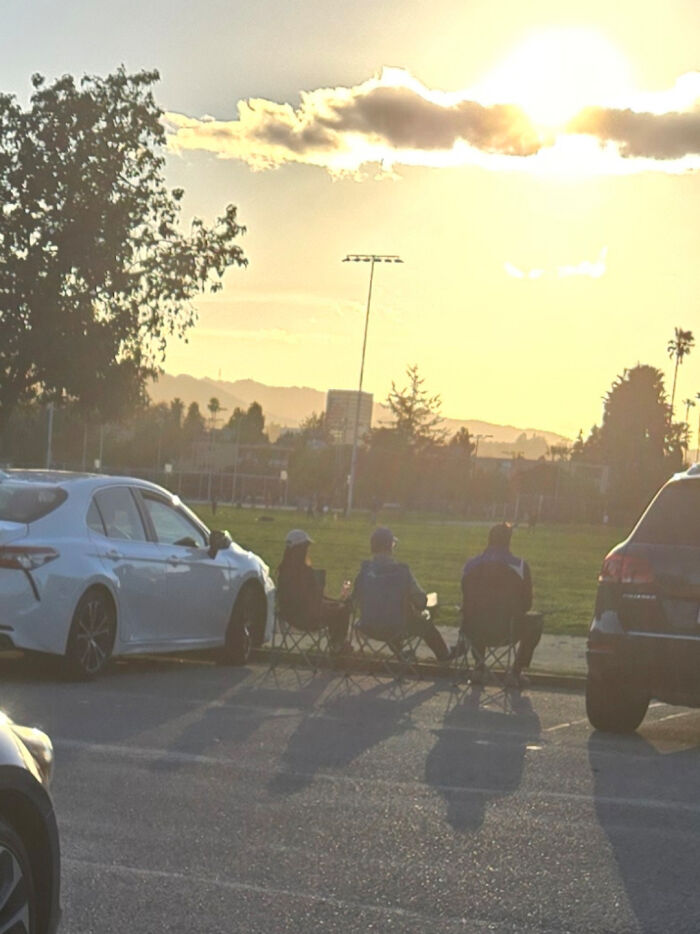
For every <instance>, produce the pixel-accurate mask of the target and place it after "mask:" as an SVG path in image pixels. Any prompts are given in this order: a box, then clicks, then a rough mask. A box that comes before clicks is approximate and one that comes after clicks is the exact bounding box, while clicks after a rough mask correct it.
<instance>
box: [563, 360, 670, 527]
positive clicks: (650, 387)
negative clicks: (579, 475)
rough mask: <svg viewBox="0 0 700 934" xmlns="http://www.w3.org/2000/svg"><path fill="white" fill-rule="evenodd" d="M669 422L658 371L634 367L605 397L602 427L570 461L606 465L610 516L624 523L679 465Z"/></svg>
mask: <svg viewBox="0 0 700 934" xmlns="http://www.w3.org/2000/svg"><path fill="white" fill-rule="evenodd" d="M684 428H685V426H684V425H683V424H682V423H681V424H673V423H672V422H671V420H670V407H669V405H668V402H667V401H666V392H665V389H664V377H663V374H662V373H661V371H660V370H657V369H655V368H654V367H651V366H645V365H638V366H636V367H633V368H632V369H630V370H625V372H624V373H623V374H622V376H618V378H617V379H616V380H615V382H614V383H613V384H612V386H611V388H610V390H609V391H608V393H607V394H606V396H605V402H604V407H603V423H602V425H601V426H600V428H597V429H593V430H592V431H591V434H590V436H589V438H588V439H587V440H586V441H585V442H584V443H583V444H582V445H575V450H574V452H572V454H573V457H574V459H577V460H585V461H588V462H590V463H598V464H604V465H608V466H609V467H610V472H611V483H610V507H611V513H615V514H617V515H618V516H619V517H620V518H624V519H627V518H630V517H632V516H633V514H635V513H638V512H639V510H640V509H641V508H642V507H643V506H644V505H645V503H646V502H647V501H648V500H649V497H650V496H651V495H652V494H653V493H654V491H655V490H656V489H657V487H658V486H659V485H660V484H661V483H662V482H663V480H665V479H666V478H667V477H668V476H669V475H670V474H671V473H673V472H674V471H675V470H678V469H679V468H680V466H681V464H682V444H683V429H684Z"/></svg>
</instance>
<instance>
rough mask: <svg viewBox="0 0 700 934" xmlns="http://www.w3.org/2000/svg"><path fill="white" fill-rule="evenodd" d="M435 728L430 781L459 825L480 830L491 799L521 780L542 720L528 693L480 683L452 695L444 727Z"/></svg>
mask: <svg viewBox="0 0 700 934" xmlns="http://www.w3.org/2000/svg"><path fill="white" fill-rule="evenodd" d="M434 732H435V734H436V736H437V742H436V743H435V745H434V746H433V748H432V749H431V751H430V753H429V754H428V758H427V760H426V764H425V780H426V783H427V784H428V785H430V786H432V787H434V788H435V790H436V791H437V792H438V793H439V794H440V795H441V796H442V797H443V798H444V800H445V803H446V805H447V813H446V820H447V822H448V823H449V824H450V825H451V826H452V827H453V828H454V829H455V830H457V831H460V832H462V833H467V832H472V831H476V830H478V829H479V828H480V827H481V825H482V823H483V821H484V815H485V811H486V806H487V804H488V803H489V802H490V801H492V800H493V799H495V798H503V797H505V796H506V795H510V794H513V792H515V791H516V789H517V788H518V786H519V785H520V782H521V781H522V775H523V765H524V762H525V752H526V749H527V747H528V746H529V745H531V744H533V743H536V742H537V740H538V739H539V736H540V719H539V717H538V716H537V714H536V713H535V711H534V710H533V708H532V703H531V701H530V698H529V697H527V696H523V695H521V694H520V693H518V692H512V691H498V690H497V691H490V690H488V689H484V688H481V687H474V688H468V689H466V690H462V691H460V692H456V693H454V694H453V695H452V696H451V698H450V702H449V703H448V707H447V711H446V713H445V717H444V720H443V724H442V727H441V728H440V729H438V730H435V731H434Z"/></svg>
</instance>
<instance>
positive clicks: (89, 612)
mask: <svg viewBox="0 0 700 934" xmlns="http://www.w3.org/2000/svg"><path fill="white" fill-rule="evenodd" d="M116 631H117V617H116V612H115V609H114V603H113V602H112V599H111V597H110V596H109V595H108V594H107V593H106V591H104V590H103V589H102V588H101V587H91V588H90V589H89V590H86V591H85V593H84V594H83V595H82V597H81V598H80V600H79V601H78V605H77V607H76V608H75V613H74V614H73V621H72V623H71V627H70V633H69V634H68V644H67V646H66V663H67V667H68V673H69V674H70V675H71V676H72V677H73V678H77V679H80V680H82V681H89V680H92V679H93V678H96V677H97V676H98V675H99V674H100V673H101V672H102V671H104V669H105V666H106V665H107V663H108V662H109V659H110V657H111V655H112V649H113V648H114V637H115V635H116Z"/></svg>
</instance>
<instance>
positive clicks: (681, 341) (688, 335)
mask: <svg viewBox="0 0 700 934" xmlns="http://www.w3.org/2000/svg"><path fill="white" fill-rule="evenodd" d="M694 344H695V338H694V337H693V332H692V331H684V330H683V329H682V328H674V336H673V340H670V341H669V342H668V345H667V347H666V350H667V351H668V355H669V357H670V358H671V359H672V360H673V359H674V358H675V360H676V365H675V367H674V370H673V389H672V390H671V418H673V403H674V400H675V398H676V379H677V377H678V367H679V365H680V364H681V363H683V357H687V356H688V354H689V353H690V351H691V348H692V347H693V345H694Z"/></svg>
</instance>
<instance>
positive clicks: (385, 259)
mask: <svg viewBox="0 0 700 934" xmlns="http://www.w3.org/2000/svg"><path fill="white" fill-rule="evenodd" d="M343 262H344V263H370V267H369V291H368V292H367V311H366V313H365V335H364V338H363V339H362V359H361V362H360V386H359V389H358V391H357V405H356V407H355V425H354V427H353V432H352V457H351V459H350V476H349V477H348V503H347V509H346V515H348V516H349V515H350V513H351V512H352V497H353V492H354V490H355V470H356V467H357V436H358V434H359V429H360V402H361V400H362V378H363V376H364V374H365V351H366V349H367V328H368V326H369V309H370V304H371V301H372V281H373V279H374V264H375V263H403V260H402V259H401V257H400V256H393V255H388V254H381V253H380V254H378V253H348V255H347V256H346V257H345V259H344V260H343Z"/></svg>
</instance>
